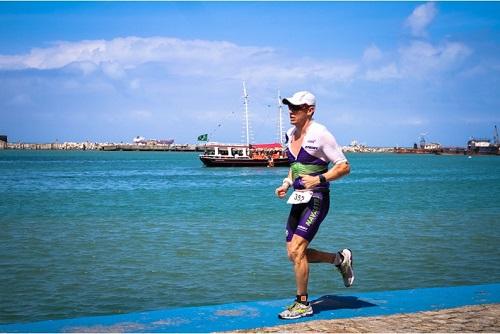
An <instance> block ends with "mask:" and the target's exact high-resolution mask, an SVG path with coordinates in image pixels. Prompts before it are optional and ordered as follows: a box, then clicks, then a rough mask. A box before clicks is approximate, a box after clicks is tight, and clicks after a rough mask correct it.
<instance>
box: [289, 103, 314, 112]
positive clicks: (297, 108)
mask: <svg viewBox="0 0 500 334" xmlns="http://www.w3.org/2000/svg"><path fill="white" fill-rule="evenodd" d="M308 108H309V105H307V104H300V105H298V106H296V105H293V104H289V105H288V109H289V110H290V111H291V112H293V113H295V112H298V111H301V110H307V109H308Z"/></svg>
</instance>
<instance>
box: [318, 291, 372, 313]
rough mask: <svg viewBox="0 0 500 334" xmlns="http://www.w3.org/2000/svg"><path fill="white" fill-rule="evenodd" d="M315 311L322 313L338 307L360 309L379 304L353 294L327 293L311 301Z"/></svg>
mask: <svg viewBox="0 0 500 334" xmlns="http://www.w3.org/2000/svg"><path fill="white" fill-rule="evenodd" d="M311 304H312V307H313V310H314V313H321V312H322V311H331V310H338V309H358V308H362V307H372V306H377V304H373V303H370V302H367V301H364V300H361V299H358V297H353V296H334V295H326V296H322V297H320V298H318V299H316V300H313V301H311Z"/></svg>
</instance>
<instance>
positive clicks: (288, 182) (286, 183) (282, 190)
mask: <svg viewBox="0 0 500 334" xmlns="http://www.w3.org/2000/svg"><path fill="white" fill-rule="evenodd" d="M292 184H293V180H292V169H291V168H290V169H289V170H288V176H287V177H286V178H285V179H283V184H282V185H281V186H279V187H278V188H276V190H275V191H274V193H275V194H276V196H278V197H279V198H284V197H285V195H286V192H287V191H288V188H290V187H291V186H292Z"/></svg>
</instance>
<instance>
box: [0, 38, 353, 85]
mask: <svg viewBox="0 0 500 334" xmlns="http://www.w3.org/2000/svg"><path fill="white" fill-rule="evenodd" d="M150 63H154V64H155V66H159V68H163V69H165V70H167V71H168V72H169V73H172V74H175V75H179V76H212V77H219V78H224V77H229V78H233V79H239V80H240V79H242V78H246V77H255V78H257V79H262V78H265V79H274V80H278V81H280V80H290V79H297V78H299V79H300V78H306V77H314V78H320V79H325V80H335V81H343V80H349V79H351V78H352V77H353V75H354V74H355V72H356V70H357V65H355V64H354V63H345V62H342V63H341V62H335V61H331V60H330V61H316V60H307V59H306V60H304V59H289V58H288V59H287V58H286V57H283V56H280V55H278V54H277V53H276V52H275V50H274V49H272V48H270V47H254V46H239V45H236V44H233V43H230V42H226V41H206V40H181V39H176V38H167V37H150V38H139V37H124V38H115V39H112V40H85V41H79V42H57V43H54V44H53V45H52V46H49V47H47V48H35V49H32V50H31V51H30V52H29V53H27V54H21V55H14V56H3V55H0V69H5V70H11V69H40V70H47V69H60V68H69V69H76V70H79V71H81V73H82V74H84V75H87V74H90V73H93V72H94V71H96V70H100V71H102V73H104V74H105V75H107V76H108V77H110V78H112V79H121V78H124V77H125V76H126V74H127V71H129V70H133V69H136V68H138V67H140V66H141V65H145V64H150Z"/></svg>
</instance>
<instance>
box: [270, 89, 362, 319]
mask: <svg viewBox="0 0 500 334" xmlns="http://www.w3.org/2000/svg"><path fill="white" fill-rule="evenodd" d="M283 104H286V105H288V109H289V112H290V123H291V124H292V125H293V127H292V128H291V129H289V130H288V131H287V134H286V141H287V154H288V159H289V160H290V163H291V166H290V170H289V172H288V177H286V178H285V179H284V180H283V184H282V185H281V186H280V187H278V188H277V189H276V191H275V192H276V195H277V196H278V197H279V198H284V197H285V195H286V193H287V191H288V188H289V187H292V186H293V189H294V192H293V193H292V195H291V196H290V198H289V199H288V203H289V204H292V207H291V210H290V215H289V216H288V222H287V225H286V248H287V253H288V258H289V259H290V261H291V262H292V263H293V266H294V271H295V283H296V286H297V296H296V300H295V302H294V303H293V304H292V305H290V306H289V307H288V308H287V309H286V310H284V311H283V312H281V313H280V314H279V315H278V316H279V318H281V319H297V318H300V317H305V316H310V315H312V314H313V309H312V306H311V305H310V303H309V301H308V294H307V284H308V279H309V263H318V262H325V263H331V264H333V265H335V266H336V267H337V268H338V270H339V271H340V273H341V275H342V278H343V280H344V285H345V286H346V287H350V286H351V285H352V283H353V282H354V272H353V268H352V266H353V264H352V252H351V250H350V249H347V248H346V249H342V250H340V251H338V252H337V253H328V252H323V251H320V250H316V249H313V248H309V244H310V243H311V241H312V240H313V238H314V236H315V235H316V232H318V228H319V226H320V224H321V222H322V221H323V219H325V217H326V215H327V213H328V210H329V208H330V189H329V188H330V183H329V182H330V181H334V180H337V179H339V178H341V177H342V176H344V175H347V174H349V172H350V167H349V162H348V161H347V159H346V157H345V156H344V154H343V153H342V149H341V147H339V145H338V144H337V142H336V140H335V138H334V137H333V135H332V134H331V133H330V132H329V131H328V130H327V129H326V127H325V126H323V125H321V124H319V123H317V122H315V121H314V120H313V115H314V112H315V111H316V98H315V97H314V95H313V94H311V93H310V92H307V91H300V92H297V93H295V94H294V95H293V96H292V97H290V98H286V99H283ZM330 162H332V163H333V166H332V168H330V169H329V168H328V164H329V163H330Z"/></svg>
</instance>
